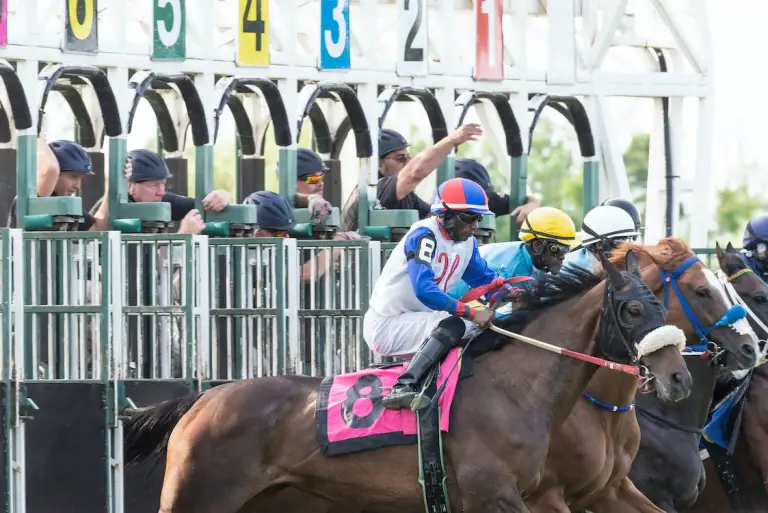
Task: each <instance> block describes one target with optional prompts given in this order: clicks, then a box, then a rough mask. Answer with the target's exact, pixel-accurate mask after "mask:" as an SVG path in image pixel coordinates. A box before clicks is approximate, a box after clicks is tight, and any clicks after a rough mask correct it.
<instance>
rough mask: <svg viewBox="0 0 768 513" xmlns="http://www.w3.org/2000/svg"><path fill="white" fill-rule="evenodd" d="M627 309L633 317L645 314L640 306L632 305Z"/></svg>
mask: <svg viewBox="0 0 768 513" xmlns="http://www.w3.org/2000/svg"><path fill="white" fill-rule="evenodd" d="M627 310H628V311H629V315H631V316H632V317H640V316H641V315H643V312H641V311H640V308H639V307H637V306H630V307H629V308H627Z"/></svg>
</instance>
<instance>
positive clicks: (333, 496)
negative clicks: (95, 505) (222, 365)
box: [124, 251, 680, 513]
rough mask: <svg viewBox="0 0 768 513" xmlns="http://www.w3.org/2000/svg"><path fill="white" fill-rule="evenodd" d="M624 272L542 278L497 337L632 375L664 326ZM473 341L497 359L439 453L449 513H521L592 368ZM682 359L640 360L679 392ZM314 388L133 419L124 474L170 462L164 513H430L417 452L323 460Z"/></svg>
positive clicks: (290, 379)
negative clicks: (297, 512)
mask: <svg viewBox="0 0 768 513" xmlns="http://www.w3.org/2000/svg"><path fill="white" fill-rule="evenodd" d="M625 259H626V261H625V266H626V268H627V269H630V270H631V272H629V271H623V272H620V271H618V270H617V269H616V267H615V266H614V265H613V264H611V263H608V262H606V263H605V268H606V272H607V275H608V276H609V278H607V279H605V280H602V279H601V278H600V277H596V276H594V275H592V274H589V273H588V272H586V271H580V272H576V270H573V272H571V273H567V274H565V275H563V276H550V275H541V276H540V277H538V278H537V279H536V280H535V282H534V284H533V286H532V288H531V290H530V291H529V292H528V293H526V294H525V295H524V297H523V298H522V299H523V301H524V302H525V303H526V304H527V306H526V307H524V308H520V309H517V310H515V311H514V312H513V314H512V315H511V316H510V317H509V318H508V319H504V320H502V321H499V322H498V325H499V326H500V327H502V328H504V329H508V330H512V331H518V332H520V331H521V332H522V334H524V335H526V336H528V337H537V338H539V339H543V340H547V341H551V342H560V343H563V344H564V347H567V348H568V349H570V350H572V351H576V352H580V353H586V354H590V355H595V354H597V355H601V356H603V357H606V358H609V359H611V360H614V361H619V362H624V363H630V362H633V361H634V359H635V358H637V357H638V345H639V347H640V348H645V349H646V350H647V345H646V346H644V345H643V342H644V341H645V339H646V336H647V335H649V334H651V335H653V334H654V333H653V332H654V330H656V329H657V328H660V327H662V326H664V325H665V322H666V319H665V317H666V315H665V310H664V309H663V307H661V305H660V303H659V301H658V300H657V299H656V297H655V296H654V295H653V293H652V292H651V291H650V290H649V289H648V287H647V286H646V285H645V284H644V283H643V282H642V280H641V279H640V272H639V267H638V266H637V262H636V260H635V257H634V256H633V253H632V252H631V251H630V252H628V253H627V255H626V257H625ZM475 340H476V344H477V345H478V346H479V347H483V346H486V345H487V346H494V345H497V346H498V347H497V350H496V351H494V352H493V353H492V354H491V353H486V354H484V355H480V356H478V357H477V358H476V359H475V363H474V376H473V377H472V378H471V379H469V380H466V381H464V382H462V383H461V385H460V386H459V387H458V389H457V391H456V396H455V399H454V402H453V406H452V410H453V411H452V419H451V431H450V432H449V433H447V434H446V435H445V439H444V443H443V446H444V449H445V460H446V461H445V463H446V465H445V466H446V475H447V481H448V490H449V495H450V502H451V506H452V508H453V509H454V510H456V511H460V510H463V511H465V512H467V513H492V512H505V513H506V512H509V513H524V512H527V511H529V510H528V508H527V507H526V506H525V504H524V502H523V499H522V497H523V495H524V494H525V493H526V492H528V491H531V490H534V489H535V488H536V486H537V484H538V481H539V476H540V472H541V470H542V467H543V464H544V460H545V458H546V454H547V450H548V447H549V441H550V436H551V433H552V431H553V429H554V428H556V427H557V426H559V425H560V424H562V422H563V421H564V420H565V418H566V417H567V416H568V414H569V412H570V411H571V409H572V408H573V405H574V404H575V402H576V401H577V399H578V398H579V396H580V395H581V394H582V393H583V391H584V389H585V388H586V385H587V383H588V381H589V379H590V378H591V377H592V375H593V374H594V373H595V370H596V367H595V366H594V365H591V364H587V363H585V362H582V361H580V360H576V359H572V358H567V357H563V356H559V355H555V354H553V353H549V352H545V351H542V350H540V349H537V348H535V347H532V346H529V345H525V344H520V343H518V342H514V343H508V342H509V341H508V340H507V339H506V337H502V336H500V335H498V334H496V333H494V332H491V331H486V332H483V333H481V334H480V335H478V337H477V338H476V339H475ZM679 356H680V355H679V350H678V348H676V347H674V346H669V347H667V348H664V349H659V350H658V351H655V352H654V353H652V354H641V355H640V358H639V362H640V364H641V365H643V366H645V367H646V368H648V369H649V371H650V372H651V373H654V372H659V374H658V375H657V376H656V379H657V380H658V381H664V382H665V386H669V387H673V384H672V382H671V376H665V375H663V371H664V370H666V369H669V368H670V367H671V368H673V369H674V370H675V372H678V370H679V369H678V368H677V367H676V366H674V365H672V366H670V365H668V361H669V359H670V358H672V359H675V360H676V359H678V358H679ZM319 384H320V379H317V378H309V377H302V376H285V377H268V378H258V379H252V380H244V381H238V382H233V383H229V384H226V385H221V386H218V387H215V388H212V389H210V390H208V391H206V392H204V393H201V394H197V395H192V396H188V397H184V398H180V399H175V400H172V401H166V402H164V403H160V404H158V405H154V406H150V407H147V408H140V409H136V410H131V411H126V412H125V413H126V414H127V415H128V416H129V420H128V421H127V422H126V423H125V426H124V428H125V433H126V439H125V458H126V461H127V462H129V463H130V462H132V461H141V460H143V459H146V458H148V457H151V456H153V455H156V454H162V453H163V452H167V459H166V472H165V478H164V483H163V490H162V496H161V504H160V513H181V512H184V513H214V512H216V513H236V512H253V511H260V510H261V511H263V509H261V508H260V507H259V506H258V504H259V501H261V500H264V499H269V497H270V496H271V495H273V494H274V492H275V491H279V490H280V489H282V488H284V487H286V486H290V487H294V488H296V489H299V490H301V491H303V492H305V493H309V494H311V495H315V496H318V497H322V498H326V499H328V500H330V501H332V502H336V503H339V504H345V505H352V506H354V507H356V508H360V509H364V510H365V511H366V512H368V513H378V512H387V511H398V512H403V511H413V512H421V511H423V508H424V499H423V497H422V493H421V488H420V486H419V483H418V471H419V469H418V464H417V463H416V462H417V461H418V458H417V448H416V446H390V447H384V448H380V449H376V450H374V451H367V452H361V453H355V454H347V455H343V456H336V457H327V456H324V455H323V454H322V451H321V448H320V445H319V444H318V441H317V434H316V430H315V415H314V413H315V412H314V410H315V403H316V398H317V389H318V386H319Z"/></svg>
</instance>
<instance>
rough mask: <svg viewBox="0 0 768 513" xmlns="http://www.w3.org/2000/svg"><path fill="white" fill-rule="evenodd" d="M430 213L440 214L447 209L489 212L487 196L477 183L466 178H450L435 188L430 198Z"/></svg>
mask: <svg viewBox="0 0 768 513" xmlns="http://www.w3.org/2000/svg"><path fill="white" fill-rule="evenodd" d="M431 210H432V213H433V214H435V215H440V214H443V213H445V212H446V211H447V210H455V211H457V212H473V213H475V214H490V213H491V211H490V210H488V196H487V195H486V194H485V191H484V190H483V188H482V187H480V186H479V185H478V184H476V183H475V182H473V181H472V180H467V179H466V178H451V179H450V180H447V181H446V182H445V183H443V184H442V185H440V187H438V188H437V192H436V193H435V199H434V200H432V208H431Z"/></svg>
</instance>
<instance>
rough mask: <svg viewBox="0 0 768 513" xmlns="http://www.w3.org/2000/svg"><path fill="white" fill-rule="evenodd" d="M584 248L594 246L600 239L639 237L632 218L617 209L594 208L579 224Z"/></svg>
mask: <svg viewBox="0 0 768 513" xmlns="http://www.w3.org/2000/svg"><path fill="white" fill-rule="evenodd" d="M581 230H582V239H581V245H582V246H584V247H587V246H591V245H592V244H596V243H597V242H598V241H600V240H601V239H608V240H612V239H630V238H632V237H637V236H638V235H640V234H639V233H637V230H636V229H635V222H634V221H633V220H632V217H631V216H630V215H629V214H628V213H626V212H625V211H624V210H622V209H620V208H619V207H612V206H608V205H603V206H600V207H595V208H593V209H592V210H590V211H589V212H587V215H585V216H584V221H583V222H582V223H581Z"/></svg>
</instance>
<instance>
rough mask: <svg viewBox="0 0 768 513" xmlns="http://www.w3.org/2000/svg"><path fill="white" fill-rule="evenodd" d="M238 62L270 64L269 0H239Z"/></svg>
mask: <svg viewBox="0 0 768 513" xmlns="http://www.w3.org/2000/svg"><path fill="white" fill-rule="evenodd" d="M238 3H239V5H240V8H239V9H238V17H237V19H238V23H237V64H238V65H240V66H269V0H238Z"/></svg>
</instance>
